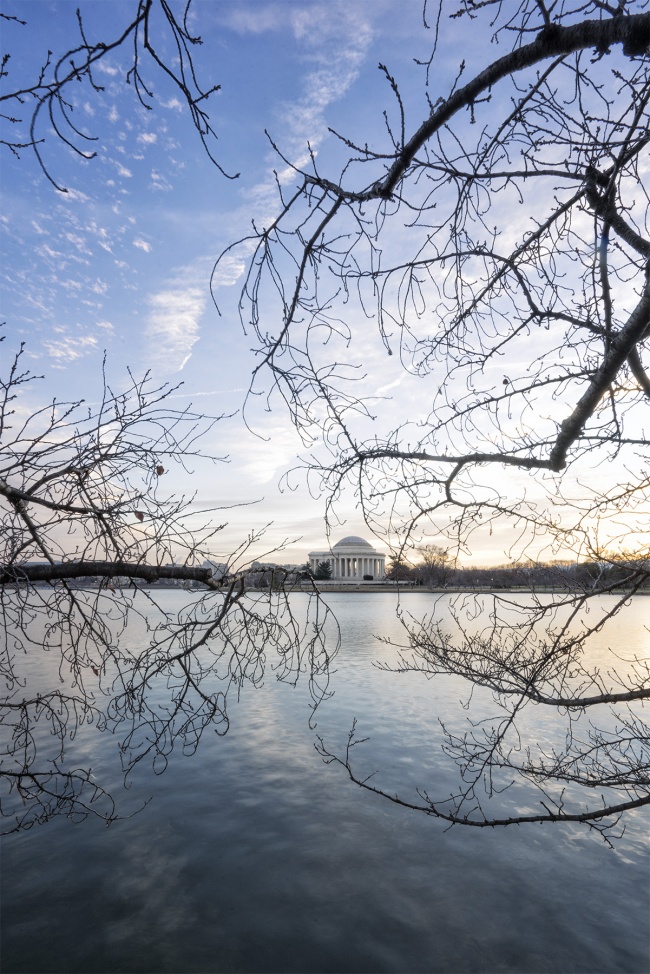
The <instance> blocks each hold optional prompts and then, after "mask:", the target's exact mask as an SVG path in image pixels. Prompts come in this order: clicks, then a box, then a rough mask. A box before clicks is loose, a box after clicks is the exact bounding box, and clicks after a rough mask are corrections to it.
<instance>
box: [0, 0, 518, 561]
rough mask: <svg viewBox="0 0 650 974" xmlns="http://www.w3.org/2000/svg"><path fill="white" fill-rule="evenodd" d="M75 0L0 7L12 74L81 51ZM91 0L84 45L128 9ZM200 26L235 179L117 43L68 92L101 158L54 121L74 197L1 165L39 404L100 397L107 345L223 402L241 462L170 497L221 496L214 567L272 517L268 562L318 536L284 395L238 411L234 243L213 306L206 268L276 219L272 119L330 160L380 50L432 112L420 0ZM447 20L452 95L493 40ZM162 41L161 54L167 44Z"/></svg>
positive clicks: (174, 102) (353, 519) (115, 373)
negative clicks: (461, 69) (468, 64)
mask: <svg viewBox="0 0 650 974" xmlns="http://www.w3.org/2000/svg"><path fill="white" fill-rule="evenodd" d="M78 5H79V4H77V3H76V2H49V0H31V2H25V0H8V2H7V3H5V4H4V5H3V10H4V11H5V12H6V13H7V14H9V15H15V16H17V17H19V18H21V19H23V20H25V21H26V22H27V24H26V26H21V25H18V24H16V23H5V24H4V26H3V42H2V46H3V50H8V51H10V52H11V54H12V59H11V61H10V64H9V70H10V81H11V84H12V85H17V84H24V83H27V82H28V79H32V80H33V78H34V76H35V73H36V72H38V69H39V67H40V66H41V65H42V64H43V63H44V60H45V58H46V55H47V51H48V50H52V51H54V52H55V54H57V53H58V54H61V53H63V52H64V51H65V50H66V49H67V48H68V47H69V46H70V45H71V44H72V43H74V39H75V37H76V36H77V34H76V31H77V26H76V15H75V10H76V7H77V6H78ZM79 6H80V9H81V12H82V15H83V19H84V27H85V30H86V33H87V36H88V37H89V39H91V40H99V39H106V38H112V37H114V36H116V35H117V34H118V33H119V31H120V29H121V26H122V25H125V24H127V23H128V22H129V20H130V18H131V16H132V11H133V9H134V6H135V5H134V3H133V2H127V0H110V2H108V0H100V2H98V0H82V2H81V4H80V5H79ZM178 7H179V10H180V5H178ZM191 22H192V25H193V27H194V28H195V30H196V32H197V33H198V34H200V35H201V37H202V39H203V45H202V46H201V47H199V48H196V50H195V52H194V53H195V59H196V67H197V73H198V75H199V76H200V77H201V78H202V79H203V80H204V83H205V85H206V86H209V85H212V84H220V85H221V90H220V91H219V93H218V94H216V95H213V96H212V97H211V99H210V105H211V120H212V123H213V125H214V127H215V130H216V132H217V135H218V141H217V142H216V143H215V144H214V145H213V146H212V150H213V152H214V153H215V157H216V158H217V161H218V163H219V165H220V166H221V167H222V168H223V169H224V170H225V172H227V173H230V174H235V173H239V177H238V178H237V179H228V178H226V177H224V176H223V175H222V174H221V173H220V172H219V171H218V170H217V169H216V168H215V167H214V165H212V163H211V162H210V160H209V159H208V157H207V156H206V154H205V152H204V150H203V148H202V146H201V143H200V140H199V139H198V137H197V134H196V132H195V130H194V129H193V127H192V125H191V122H190V120H189V118H188V113H187V111H186V110H185V109H184V107H183V105H182V104H181V101H180V99H179V95H178V91H177V90H175V89H174V87H173V86H172V85H171V84H170V83H169V82H168V80H167V79H166V78H165V77H164V75H163V74H162V72H160V71H159V70H157V69H155V67H153V66H151V65H149V66H146V67H145V70H144V73H145V76H146V80H147V84H148V86H149V87H150V90H151V91H152V93H153V97H152V98H151V99H149V101H150V104H151V110H146V109H145V108H144V107H143V106H142V105H140V104H139V103H138V101H137V98H136V96H135V92H134V87H133V85H127V84H125V75H126V73H127V71H128V69H129V67H130V63H129V53H130V52H129V51H128V50H127V49H124V50H119V51H117V52H115V53H113V54H111V55H110V57H108V58H107V59H106V61H105V62H102V63H101V64H100V65H99V67H98V68H97V71H96V76H95V82H96V84H97V85H101V86H103V89H104V90H103V91H97V90H93V89H92V88H91V86H90V85H89V84H87V83H85V84H81V85H77V86H76V89H77V90H75V91H73V92H70V98H71V101H72V104H73V105H74V120H75V124H76V125H77V126H78V128H79V129H80V130H81V131H83V132H85V133H87V134H88V135H89V136H90V137H92V139H93V140H94V139H96V141H86V142H84V140H83V139H77V142H78V143H80V144H83V145H84V147H86V146H87V147H89V148H91V149H92V150H94V151H95V152H96V156H95V157H94V158H93V159H91V160H85V159H83V158H81V157H80V156H79V155H78V154H77V153H75V152H73V151H72V150H71V149H70V148H69V147H67V146H65V145H64V144H63V143H62V142H61V140H59V139H57V138H56V137H55V136H54V134H53V132H52V130H51V128H50V126H49V125H48V124H47V123H44V124H43V125H42V127H41V130H40V132H39V134H40V136H41V137H43V139H44V142H43V143H42V145H41V151H42V156H43V159H44V160H45V163H46V166H47V169H48V172H49V174H50V176H51V180H53V181H54V182H55V183H57V184H58V185H59V186H60V187H65V189H66V190H67V192H65V193H63V192H60V191H59V190H57V189H56V188H55V186H54V185H53V184H52V181H51V180H48V179H47V178H46V176H45V175H44V174H43V172H42V170H41V169H40V167H39V165H38V161H37V159H36V158H35V156H34V154H33V152H31V151H30V150H29V149H27V150H24V151H22V152H21V153H20V158H15V157H14V156H12V155H11V154H10V153H8V152H4V155H3V157H2V190H3V208H2V216H1V217H0V229H1V231H2V256H3V259H2V264H3V268H2V320H4V321H6V323H7V324H6V328H5V332H6V335H7V340H6V341H5V343H4V348H3V350H2V354H3V355H5V356H6V355H8V354H9V352H10V351H11V349H13V348H15V347H16V345H17V344H18V343H19V342H21V341H25V342H26V355H27V357H28V359H29V366H30V368H31V369H32V370H33V371H34V372H35V373H37V374H39V375H43V376H44V378H43V379H42V380H41V381H40V382H39V384H38V386H37V387H36V386H35V387H34V388H33V390H32V393H31V395H32V397H33V398H32V400H31V402H28V404H27V405H30V404H31V405H38V404H41V403H42V402H45V401H48V400H51V399H52V397H57V398H58V399H66V400H72V399H75V400H76V399H85V400H86V401H87V402H90V403H92V402H93V401H94V398H93V397H96V395H97V389H98V384H99V382H100V380H101V369H102V360H103V357H104V355H106V361H107V365H106V370H107V375H108V377H109V381H110V383H111V385H112V386H113V388H115V389H120V388H121V387H123V386H124V385H125V384H126V383H127V379H128V372H127V370H128V369H130V370H131V372H132V373H133V374H134V375H136V376H137V375H141V374H143V373H144V372H146V371H147V370H151V372H152V374H153V376H154V377H155V378H156V379H157V380H159V381H161V382H169V383H171V384H172V385H176V384H178V383H182V385H181V387H180V388H179V389H178V390H177V391H176V392H175V393H174V397H175V399H174V402H175V403H177V404H178V406H179V408H182V407H184V406H185V405H187V404H189V403H191V404H192V405H193V406H194V408H196V409H200V410H202V411H205V412H206V413H209V414H211V415H222V414H226V415H227V418H224V419H223V420H221V421H220V422H219V423H218V424H217V426H216V427H215V429H214V431H213V432H212V433H211V434H210V435H209V436H208V437H207V438H206V441H205V448H206V450H208V452H214V453H215V454H216V455H218V456H227V458H228V460H227V462H224V463H220V464H218V465H217V466H212V465H204V464H201V463H196V464H195V465H194V466H193V468H192V470H191V471H190V473H189V474H188V473H187V472H186V471H183V470H182V469H180V468H179V469H170V470H169V471H168V472H166V476H167V477H168V478H169V489H170V490H173V491H184V492H185V493H187V494H189V495H194V494H196V500H195V502H194V503H195V505H196V506H197V507H201V508H206V507H218V508H221V507H223V508H226V509H227V510H226V511H225V512H223V514H222V515H219V516H218V518H217V519H218V520H219V521H222V520H227V521H228V526H227V528H225V529H224V531H222V532H221V534H220V535H219V538H218V543H217V544H216V546H215V550H214V552H213V554H214V556H215V558H222V557H224V556H226V555H227V553H228V552H229V551H230V550H232V549H234V548H236V547H238V545H240V544H241V543H242V541H243V540H244V539H245V538H246V536H247V535H248V533H249V532H250V531H259V530H260V529H261V528H263V527H264V526H266V525H268V527H267V528H266V532H265V535H264V538H263V539H262V540H261V541H260V542H259V544H256V546H255V547H254V549H253V550H251V555H252V556H254V557H263V556H266V555H267V552H269V551H272V550H273V549H275V548H277V547H278V546H282V545H284V547H283V550H282V552H281V553H278V554H277V555H274V556H269V557H273V559H274V560H277V561H279V562H295V563H301V562H304V561H305V560H306V558H307V554H308V552H309V551H310V550H312V549H322V548H323V545H324V543H325V526H324V520H323V515H324V499H323V498H322V497H314V496H312V494H311V493H310V490H309V489H308V486H307V484H306V482H305V478H304V476H302V475H301V474H299V473H296V474H295V475H292V476H290V477H289V479H288V480H287V479H286V476H285V475H286V473H287V471H289V470H291V469H292V468H293V467H295V466H296V464H297V463H298V460H297V457H298V456H300V455H301V453H304V449H303V447H302V444H301V442H300V440H299V438H298V436H297V434H296V433H295V431H294V430H293V428H292V427H291V424H290V422H289V419H288V417H287V415H286V412H284V411H283V409H282V407H281V406H280V405H279V404H276V407H275V408H274V409H273V410H272V411H271V412H267V411H265V410H264V408H262V404H256V403H255V402H254V403H253V406H252V408H251V409H250V410H249V412H248V414H247V416H246V420H247V421H246V422H245V421H244V417H243V415H242V406H243V402H244V398H245V395H246V391H247V389H248V386H249V382H250V376H251V371H252V369H253V367H254V364H255V360H254V356H253V354H252V352H251V348H252V345H253V339H252V337H251V335H250V334H246V333H244V331H243V329H242V327H241V324H240V322H239V320H238V318H237V314H236V302H237V297H238V286H241V283H242V279H243V278H242V275H243V272H244V266H245V265H244V261H243V260H242V255H241V253H240V254H239V255H235V256H233V257H232V258H230V259H228V260H226V261H225V262H224V263H222V264H221V265H220V266H219V270H218V272H217V277H216V279H215V284H216V289H215V294H216V298H217V301H218V303H219V306H220V309H221V314H219V313H218V311H217V309H216V308H215V306H214V304H213V302H212V300H211V296H210V291H209V279H210V274H211V271H212V268H213V265H214V262H215V259H216V257H217V256H218V254H219V253H220V252H221V251H222V250H223V249H224V248H226V247H227V246H228V245H229V244H231V243H232V241H233V240H236V239H238V238H240V237H242V236H245V235H246V234H247V233H248V232H249V229H250V226H251V220H255V221H256V223H257V224H258V225H260V224H261V225H263V224H264V221H265V220H268V219H269V218H270V217H271V216H272V215H273V214H274V213H275V212H276V209H277V197H276V187H275V176H274V170H276V169H278V168H279V166H280V165H281V162H279V160H278V157H277V155H276V154H275V153H274V151H273V149H272V147H271V145H270V143H269V139H268V136H267V134H266V132H265V130H268V132H269V134H270V135H271V136H272V138H273V139H274V140H275V141H276V142H277V144H278V145H279V146H280V147H281V150H282V152H283V154H284V156H285V157H286V158H287V159H289V160H290V161H291V162H294V163H296V164H300V163H301V161H302V162H304V160H305V158H306V151H307V146H308V145H309V146H310V147H311V151H312V152H314V153H315V154H316V156H317V158H318V160H319V164H320V163H321V162H322V164H323V165H326V164H327V161H328V160H329V159H330V158H333V157H334V156H335V153H336V151H337V148H338V145H339V143H338V141H337V140H336V138H335V137H334V136H333V135H332V134H331V132H330V131H329V130H330V128H331V127H333V128H334V129H336V130H337V131H342V132H344V133H350V134H353V135H354V137H355V138H356V139H358V140H359V141H363V140H369V141H372V139H373V137H374V136H375V135H376V134H377V132H378V131H379V130H380V129H381V128H382V126H383V118H382V111H383V109H384V107H385V105H386V103H387V100H388V97H389V94H390V92H389V91H388V89H387V83H386V80H385V78H384V77H383V76H382V75H381V73H380V71H378V64H380V63H383V64H386V65H387V67H388V69H389V71H390V72H391V73H393V74H395V75H396V76H397V77H398V78H399V82H400V87H401V88H402V90H403V93H404V96H405V98H406V100H407V104H408V108H409V111H410V112H411V115H410V117H411V119H412V121H413V124H414V125H417V124H418V123H419V121H420V120H421V119H422V118H424V117H425V115H426V112H427V108H426V102H425V100H424V96H423V93H422V83H421V82H422V69H421V68H418V67H417V65H416V64H415V63H414V58H420V59H423V58H424V59H426V58H427V57H428V54H429V52H430V50H431V44H432V36H431V31H427V30H425V29H424V27H423V21H422V5H421V3H420V2H419V0H407V2H403V0H402V2H399V3H397V2H394V0H345V2H337V0H327V2H323V3H321V2H318V0H305V2H303V0H276V2H268V3H267V2H265V0H257V2H252V3H249V2H247V0H237V2H228V0H223V2H221V0H195V3H194V5H193V7H192V21H191ZM443 26H444V44H443V46H442V55H441V57H440V58H439V59H438V61H437V71H438V72H439V73H440V78H439V84H440V88H441V90H448V87H449V84H450V82H451V81H452V80H453V78H454V76H455V74H456V71H457V68H458V63H459V61H460V60H461V59H462V58H467V59H468V60H472V59H473V58H475V57H478V56H479V55H478V54H477V53H476V51H475V47H476V44H477V43H478V41H479V40H480V39H479V38H476V37H472V36H470V35H468V32H467V29H466V25H465V22H463V23H462V24H461V25H460V26H459V25H457V24H456V23H455V22H454V23H452V22H449V23H446V24H445V25H443ZM157 42H159V43H160V45H161V50H167V48H168V43H169V41H168V38H167V39H165V37H164V36H163V35H160V36H159V37H158V38H157ZM436 83H437V82H436V81H434V88H435V84H436ZM355 354H357V355H360V356H361V359H362V364H363V367H364V369H365V370H366V373H367V374H369V375H370V379H369V383H370V388H371V393H372V394H374V395H376V396H384V397H392V400H391V401H392V402H394V403H395V408H398V407H399V408H400V409H403V410H404V411H405V414H408V410H409V402H410V400H409V398H408V395H413V393H409V394H407V393H406V392H405V389H404V386H403V385H402V382H403V377H402V376H401V375H400V374H399V373H398V372H396V371H395V368H394V365H395V362H394V360H392V359H391V357H390V356H388V355H387V352H386V348H385V346H384V343H383V342H382V340H381V336H380V335H379V334H378V333H376V331H373V330H370V331H369V332H368V334H367V335H364V337H363V341H362V342H361V343H360V345H359V347H358V348H357V350H356V352H355ZM239 504H243V505H244V506H241V507H238V506H237V505H239ZM338 515H339V518H340V521H341V523H340V526H339V527H336V528H335V529H334V532H333V534H332V537H331V541H332V543H335V542H336V541H337V540H338V539H339V538H340V537H343V536H344V535H349V534H356V535H361V536H366V537H367V536H368V535H369V532H368V528H367V527H366V526H365V525H364V522H363V519H362V517H361V515H360V512H359V510H358V508H357V507H356V505H355V502H354V499H353V498H352V497H351V496H350V497H345V498H343V500H342V502H341V504H340V505H339V508H338ZM432 540H435V539H432ZM379 546H380V547H381V545H379ZM506 548H507V544H506V542H505V541H504V539H502V538H501V537H499V536H492V537H490V538H489V539H488V538H486V539H485V540H484V542H483V546H482V547H480V548H479V550H478V551H477V552H476V558H477V559H478V560H479V561H484V562H487V563H489V562H493V563H494V562H496V563H498V562H502V561H503V560H504V557H505V556H504V552H505V550H506Z"/></svg>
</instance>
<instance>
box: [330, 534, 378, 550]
mask: <svg viewBox="0 0 650 974" xmlns="http://www.w3.org/2000/svg"><path fill="white" fill-rule="evenodd" d="M344 545H345V546H347V545H354V547H355V548H358V547H359V545H361V546H362V547H363V548H372V545H371V544H370V542H369V541H366V540H365V538H359V537H357V535H356V534H349V535H348V536H347V538H341V540H340V541H337V542H336V544H335V545H334V548H342V547H343V546H344Z"/></svg>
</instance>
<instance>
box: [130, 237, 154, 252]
mask: <svg viewBox="0 0 650 974" xmlns="http://www.w3.org/2000/svg"><path fill="white" fill-rule="evenodd" d="M133 246H134V247H137V248H138V250H144V252H145V254H150V253H151V250H152V247H151V244H150V243H147V241H146V240H143V239H142V238H141V237H136V238H135V240H134V241H133Z"/></svg>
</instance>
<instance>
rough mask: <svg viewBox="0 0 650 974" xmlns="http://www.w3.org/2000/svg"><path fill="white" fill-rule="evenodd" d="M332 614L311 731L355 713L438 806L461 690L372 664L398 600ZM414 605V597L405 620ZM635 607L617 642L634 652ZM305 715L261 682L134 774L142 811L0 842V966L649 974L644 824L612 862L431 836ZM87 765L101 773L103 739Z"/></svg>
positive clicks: (571, 841) (578, 839)
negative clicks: (440, 747) (334, 752)
mask: <svg viewBox="0 0 650 974" xmlns="http://www.w3.org/2000/svg"><path fill="white" fill-rule="evenodd" d="M171 594H173V595H174V597H178V596H177V595H176V593H171ZM330 598H331V601H332V604H334V603H336V605H335V608H336V612H337V615H338V617H339V619H340V621H341V626H342V631H343V634H344V644H343V648H342V652H341V655H340V656H339V658H338V659H337V661H336V664H335V670H336V672H335V674H334V676H333V686H334V688H335V690H336V693H335V696H334V697H333V698H331V699H330V700H328V701H326V702H325V703H324V704H322V705H321V707H320V708H319V709H318V710H317V711H316V715H315V719H316V720H317V723H318V727H317V730H318V732H320V733H322V734H323V735H324V736H325V737H326V738H327V739H328V740H329V741H331V742H332V743H336V742H337V741H344V739H345V736H346V735H347V732H348V730H349V726H350V722H351V719H352V718H353V717H354V716H356V717H358V719H359V721H360V725H361V726H362V727H363V731H364V734H368V735H369V737H370V742H369V744H368V745H367V746H366V747H367V748H368V752H367V760H368V763H369V765H373V766H376V767H379V768H380V769H381V771H382V774H386V775H391V774H393V775H395V776H397V777H398V778H399V780H400V781H401V782H403V783H408V782H409V781H411V782H413V783H417V782H420V783H421V782H423V781H424V782H427V783H430V782H431V781H433V782H435V783H436V785H437V786H438V787H440V788H441V789H443V790H444V788H445V787H446V781H447V779H446V777H445V775H446V774H448V771H445V769H444V767H443V766H442V765H441V763H440V760H439V756H438V754H437V752H436V751H435V750H434V749H433V748H432V747H431V731H432V730H433V731H435V729H436V727H437V719H438V715H439V713H440V712H441V709H442V708H444V707H446V706H448V705H449V704H450V703H452V702H453V703H455V701H456V700H457V699H458V695H459V692H460V687H459V686H458V685H456V684H454V683H453V681H445V685H444V686H438V685H436V682H435V681H433V682H427V681H425V680H419V679H418V678H417V677H416V676H414V675H405V676H396V675H394V674H387V673H384V672H382V671H380V670H378V669H376V668H375V667H374V666H373V665H372V663H373V661H374V660H376V659H390V654H391V653H392V652H393V651H392V650H391V649H390V647H387V646H383V645H381V644H378V643H377V642H376V641H375V640H374V639H373V636H372V634H373V633H378V632H381V633H382V634H387V633H388V634H391V635H393V636H394V637H395V638H396V639H398V638H401V628H400V625H399V622H397V621H396V620H395V616H394V608H395V606H394V600H393V599H392V597H390V598H386V597H385V596H383V595H373V596H368V597H364V596H348V595H339V596H337V595H332V596H331V597H330ZM430 598H431V597H427V596H426V595H424V594H423V595H420V594H419V593H418V594H413V595H410V596H409V600H410V601H409V607H410V608H411V611H413V612H417V611H420V608H422V610H423V611H426V610H427V607H428V605H429V604H430ZM638 602H639V606H638V614H637V616H636V618H637V622H638V625H639V627H640V628H639V629H638V631H637V630H636V629H635V630H634V632H635V633H636V634H637V635H636V636H634V637H632V636H627V637H626V643H628V644H629V640H630V639H631V638H638V640H639V645H641V646H643V645H646V646H647V632H646V631H645V630H644V629H643V624H644V622H645V611H644V610H645V609H646V607H647V605H648V604H649V603H648V601H647V600H641V599H640V600H638ZM634 609H635V611H636V605H635V607H634ZM633 628H634V627H633ZM644 640H645V642H644ZM310 713H311V711H310V701H309V694H308V693H307V692H306V691H305V690H304V688H302V687H301V685H300V684H299V685H298V687H297V688H296V689H293V688H291V687H289V686H285V685H282V684H279V683H277V682H276V681H275V680H274V679H273V677H272V676H269V674H268V673H267V677H266V681H265V685H264V686H263V687H262V688H261V689H259V690H254V689H251V690H250V691H246V690H245V691H244V693H243V694H242V697H241V699H240V701H239V702H238V703H237V704H236V705H235V706H234V707H233V708H232V711H231V720H232V726H231V730H230V732H229V734H228V735H227V736H226V737H224V738H218V737H217V735H216V734H207V735H205V736H204V738H203V740H202V743H201V747H200V749H199V751H198V753H197V754H196V755H195V756H194V757H192V758H189V759H183V758H182V757H181V756H180V755H178V756H177V755H173V756H172V761H171V764H170V767H169V769H168V771H167V772H166V774H165V775H163V776H161V777H160V778H152V776H151V774H150V772H148V771H145V769H139V770H138V772H137V773H136V774H135V776H134V778H133V780H132V787H131V790H130V792H128V793H127V794H125V795H124V799H125V801H126V803H127V807H129V808H130V807H135V806H136V805H137V804H138V803H139V801H140V800H141V799H142V798H143V797H148V796H152V799H153V800H152V802H151V803H150V804H149V806H148V807H147V808H146V810H145V811H144V812H143V813H141V814H139V815H136V816H135V817H133V818H131V819H128V820H124V821H119V822H116V823H115V824H114V825H112V826H111V828H110V829H108V830H106V829H104V828H101V827H100V826H99V824H98V823H94V822H92V821H90V820H88V821H87V822H85V823H83V824H82V825H80V826H78V827H75V826H73V825H71V824H70V823H69V822H67V821H65V820H59V821H55V822H52V823H50V824H49V825H48V826H45V827H43V828H41V829H35V830H32V831H31V832H30V833H26V834H24V835H17V836H10V837H8V838H7V839H5V840H4V848H3V863H2V865H3V870H2V894H3V895H2V933H3V938H2V967H3V970H4V971H7V972H11V971H16V972H18V971H23V972H26V971H30V972H37V971H43V972H44V971H52V972H54V971H66V972H72V971H88V972H90V971H139V972H152V974H153V972H168V971H170V972H171V971H177V972H179V971H180V972H184V971H187V972H190V971H192V972H213V971H214V972H219V971H269V972H271V971H287V972H290V971H310V972H311V971H313V972H318V971H341V972H347V971H349V972H355V971H356V972H363V971H397V972H399V971H405V970H409V971H429V972H445V974H453V972H458V974H460V972H474V971H476V972H479V971H480V972H488V971H489V972H493V971H495V972H497V971H508V972H517V974H536V972H540V974H541V972H558V971H567V972H569V971H572V972H573V971H575V972H589V974H593V972H595V971H598V972H628V974H630V972H633V974H640V972H642V971H645V970H647V967H648V959H649V951H648V943H649V930H648V908H649V906H650V902H649V900H650V897H649V895H648V853H647V846H646V842H645V831H644V826H647V816H643V815H640V814H639V815H636V816H632V817H631V818H630V821H629V824H628V829H627V833H626V835H625V837H624V838H623V839H622V840H621V841H620V842H618V843H617V844H616V847H615V849H614V851H612V850H610V849H608V848H607V847H606V846H605V845H604V843H602V841H596V840H595V839H592V838H591V837H590V836H589V835H588V834H586V833H584V832H582V831H580V830H579V829H578V828H576V827H570V826H563V827H561V828H557V827H549V826H544V827H528V828H514V829H509V830H506V831H480V832H474V831H472V830H467V829H460V828H454V829H451V830H445V828H444V826H443V825H442V823H440V822H436V821H432V820H430V819H426V818H424V817H423V816H419V815H417V814H413V813H408V812H404V811H403V810H400V809H397V808H394V807H392V806H390V805H389V804H387V803H385V802H382V801H380V800H377V799H375V798H373V797H371V796H369V795H367V794H364V793H363V792H362V791H360V790H359V789H357V788H355V787H353V786H352V785H351V784H350V783H349V782H348V781H347V779H346V778H345V777H344V776H343V775H342V774H340V773H338V772H337V770H336V769H335V768H327V767H324V766H323V765H322V763H321V761H320V759H319V758H318V755H317V754H316V752H315V750H314V747H313V741H314V737H313V734H312V733H311V732H310V731H309V729H308V717H309V714H310ZM86 747H87V748H89V749H90V751H92V753H93V760H97V759H99V760H100V761H101V762H102V767H103V769H104V771H106V772H108V771H109V769H110V767H111V755H114V747H115V741H114V740H112V739H111V738H110V737H108V736H106V735H103V736H102V735H99V736H98V735H97V734H95V733H92V734H90V736H89V737H88V738H87V739H85V741H84V748H86ZM93 747H94V751H93ZM114 775H115V777H114V779H113V785H114V786H115V787H118V785H119V774H118V773H117V771H115V770H114ZM450 780H451V779H450Z"/></svg>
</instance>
